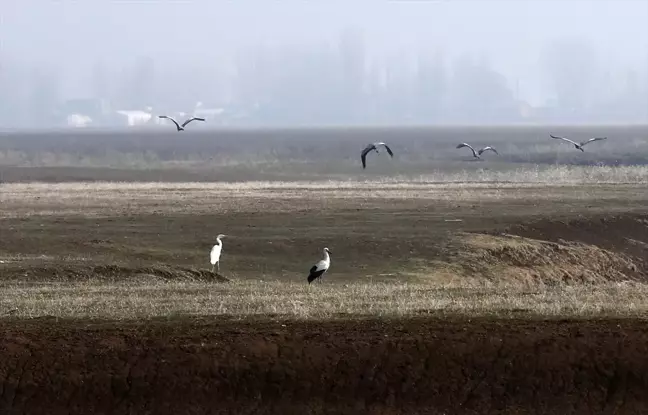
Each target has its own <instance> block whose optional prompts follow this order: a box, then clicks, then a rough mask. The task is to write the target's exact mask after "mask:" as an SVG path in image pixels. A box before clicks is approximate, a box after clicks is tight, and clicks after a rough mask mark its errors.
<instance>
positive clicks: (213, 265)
mask: <svg viewBox="0 0 648 415" xmlns="http://www.w3.org/2000/svg"><path fill="white" fill-rule="evenodd" d="M212 272H214V264H212Z"/></svg>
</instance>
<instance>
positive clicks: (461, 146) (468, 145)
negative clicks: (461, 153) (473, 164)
mask: <svg viewBox="0 0 648 415" xmlns="http://www.w3.org/2000/svg"><path fill="white" fill-rule="evenodd" d="M463 147H468V148H469V149H470V150H472V153H473V157H475V158H476V159H481V157H479V156H481V155H482V153H483V152H485V151H492V152H493V153H495V154H497V155H498V156H499V153H498V152H497V150H495V148H493V147H491V146H487V147H484V148H482V149H480V150H479V151H475V149H474V148H472V146H471V145H470V144H468V143H461V144H459V145H458V146H457V148H463Z"/></svg>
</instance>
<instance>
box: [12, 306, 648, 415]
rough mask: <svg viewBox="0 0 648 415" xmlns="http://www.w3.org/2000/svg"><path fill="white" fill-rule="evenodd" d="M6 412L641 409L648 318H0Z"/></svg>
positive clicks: (647, 374)
mask: <svg viewBox="0 0 648 415" xmlns="http://www.w3.org/2000/svg"><path fill="white" fill-rule="evenodd" d="M0 330H1V332H2V333H3V334H2V337H1V338H0V410H1V411H2V413H12V414H13V413H16V414H18V413H21V414H22V413H29V414H45V413H47V414H89V413H111V414H116V413H137V414H147V413H151V414H181V413H192V414H203V413H205V414H207V413H210V414H211V413H223V414H224V413H232V414H251V413H254V414H293V413H294V414H309V413H314V414H320V413H350V414H351V413H353V414H358V413H363V414H365V413H373V414H387V413H388V414H401V413H402V414H428V413H430V414H434V413H438V414H441V413H448V414H477V413H500V414H501V413H504V414H517V413H525V414H555V413H562V414H567V413H569V414H575V413H583V414H599V413H601V414H602V413H610V414H612V413H614V414H624V413H628V414H631V413H632V414H636V413H646V412H648V323H647V322H645V321H637V320H618V321H610V320H605V321H593V320H581V321H558V320H552V321H530V320H526V321H511V320H507V321H483V320H475V319H473V320H439V319H434V320H430V319H415V320H399V321H392V322H385V321H354V322H339V321H337V322H323V323H315V322H306V323H296V322H277V321H272V322H268V321H265V322H256V323H255V322H237V321H226V320H223V319H221V318H213V319H209V320H205V319H202V320H196V319H193V320H183V321H180V320H177V321H164V322H161V321H156V322H146V323H144V322H141V323H106V322H104V323H101V322H84V321H74V322H70V321H60V320H59V321H57V320H55V319H39V320H29V321H25V320H5V321H2V322H0Z"/></svg>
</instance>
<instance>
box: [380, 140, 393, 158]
mask: <svg viewBox="0 0 648 415" xmlns="http://www.w3.org/2000/svg"><path fill="white" fill-rule="evenodd" d="M382 145H383V147H385V149H386V150H387V153H389V155H390V156H391V157H394V153H393V152H392V151H391V148H389V146H387V144H385V143H382Z"/></svg>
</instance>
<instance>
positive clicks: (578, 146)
mask: <svg viewBox="0 0 648 415" xmlns="http://www.w3.org/2000/svg"><path fill="white" fill-rule="evenodd" d="M159 118H165V119H168V120H171V121H173V123H174V124H175V126H176V128H177V130H178V131H184V127H185V126H186V125H187V124H189V123H190V122H192V121H203V122H204V121H205V119H204V118H199V117H192V118H189V119H188V120H186V121H185V122H183V123H182V125H180V124H178V122H177V121H176V120H174V119H173V118H171V117H169V116H167V115H159ZM549 136H550V137H551V138H554V139H556V140H563V141H566V142H568V143H570V144H573V145H574V147H575V148H576V149H577V150H580V151H583V152H584V151H585V150H583V146H585V145H586V144H589V143H591V142H594V141H599V140H606V139H607V137H594V138H590V139H589V140H587V141H582V142H580V143H577V142H575V141H572V140H570V139H569V138H565V137H559V136H555V135H552V134H549ZM381 146H382V147H385V150H387V153H388V154H389V156H390V157H394V152H393V151H392V150H391V148H389V146H388V145H387V144H385V143H383V142H380V143H371V144H369V145H367V147H365V148H364V149H363V150H362V152H361V153H360V159H361V160H362V168H363V169H366V168H367V155H368V154H369V153H371V152H372V151H375V152H376V154H380V152H379V151H378V147H381ZM464 147H468V148H469V149H470V151H472V154H473V157H474V158H475V159H479V160H481V155H482V154H483V153H484V152H486V151H492V152H493V153H495V154H497V155H499V153H498V152H497V150H496V149H495V147H491V146H486V147H484V148H480V149H479V150H475V149H474V148H473V147H472V146H471V145H470V144H468V143H461V144H459V145H457V148H464Z"/></svg>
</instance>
